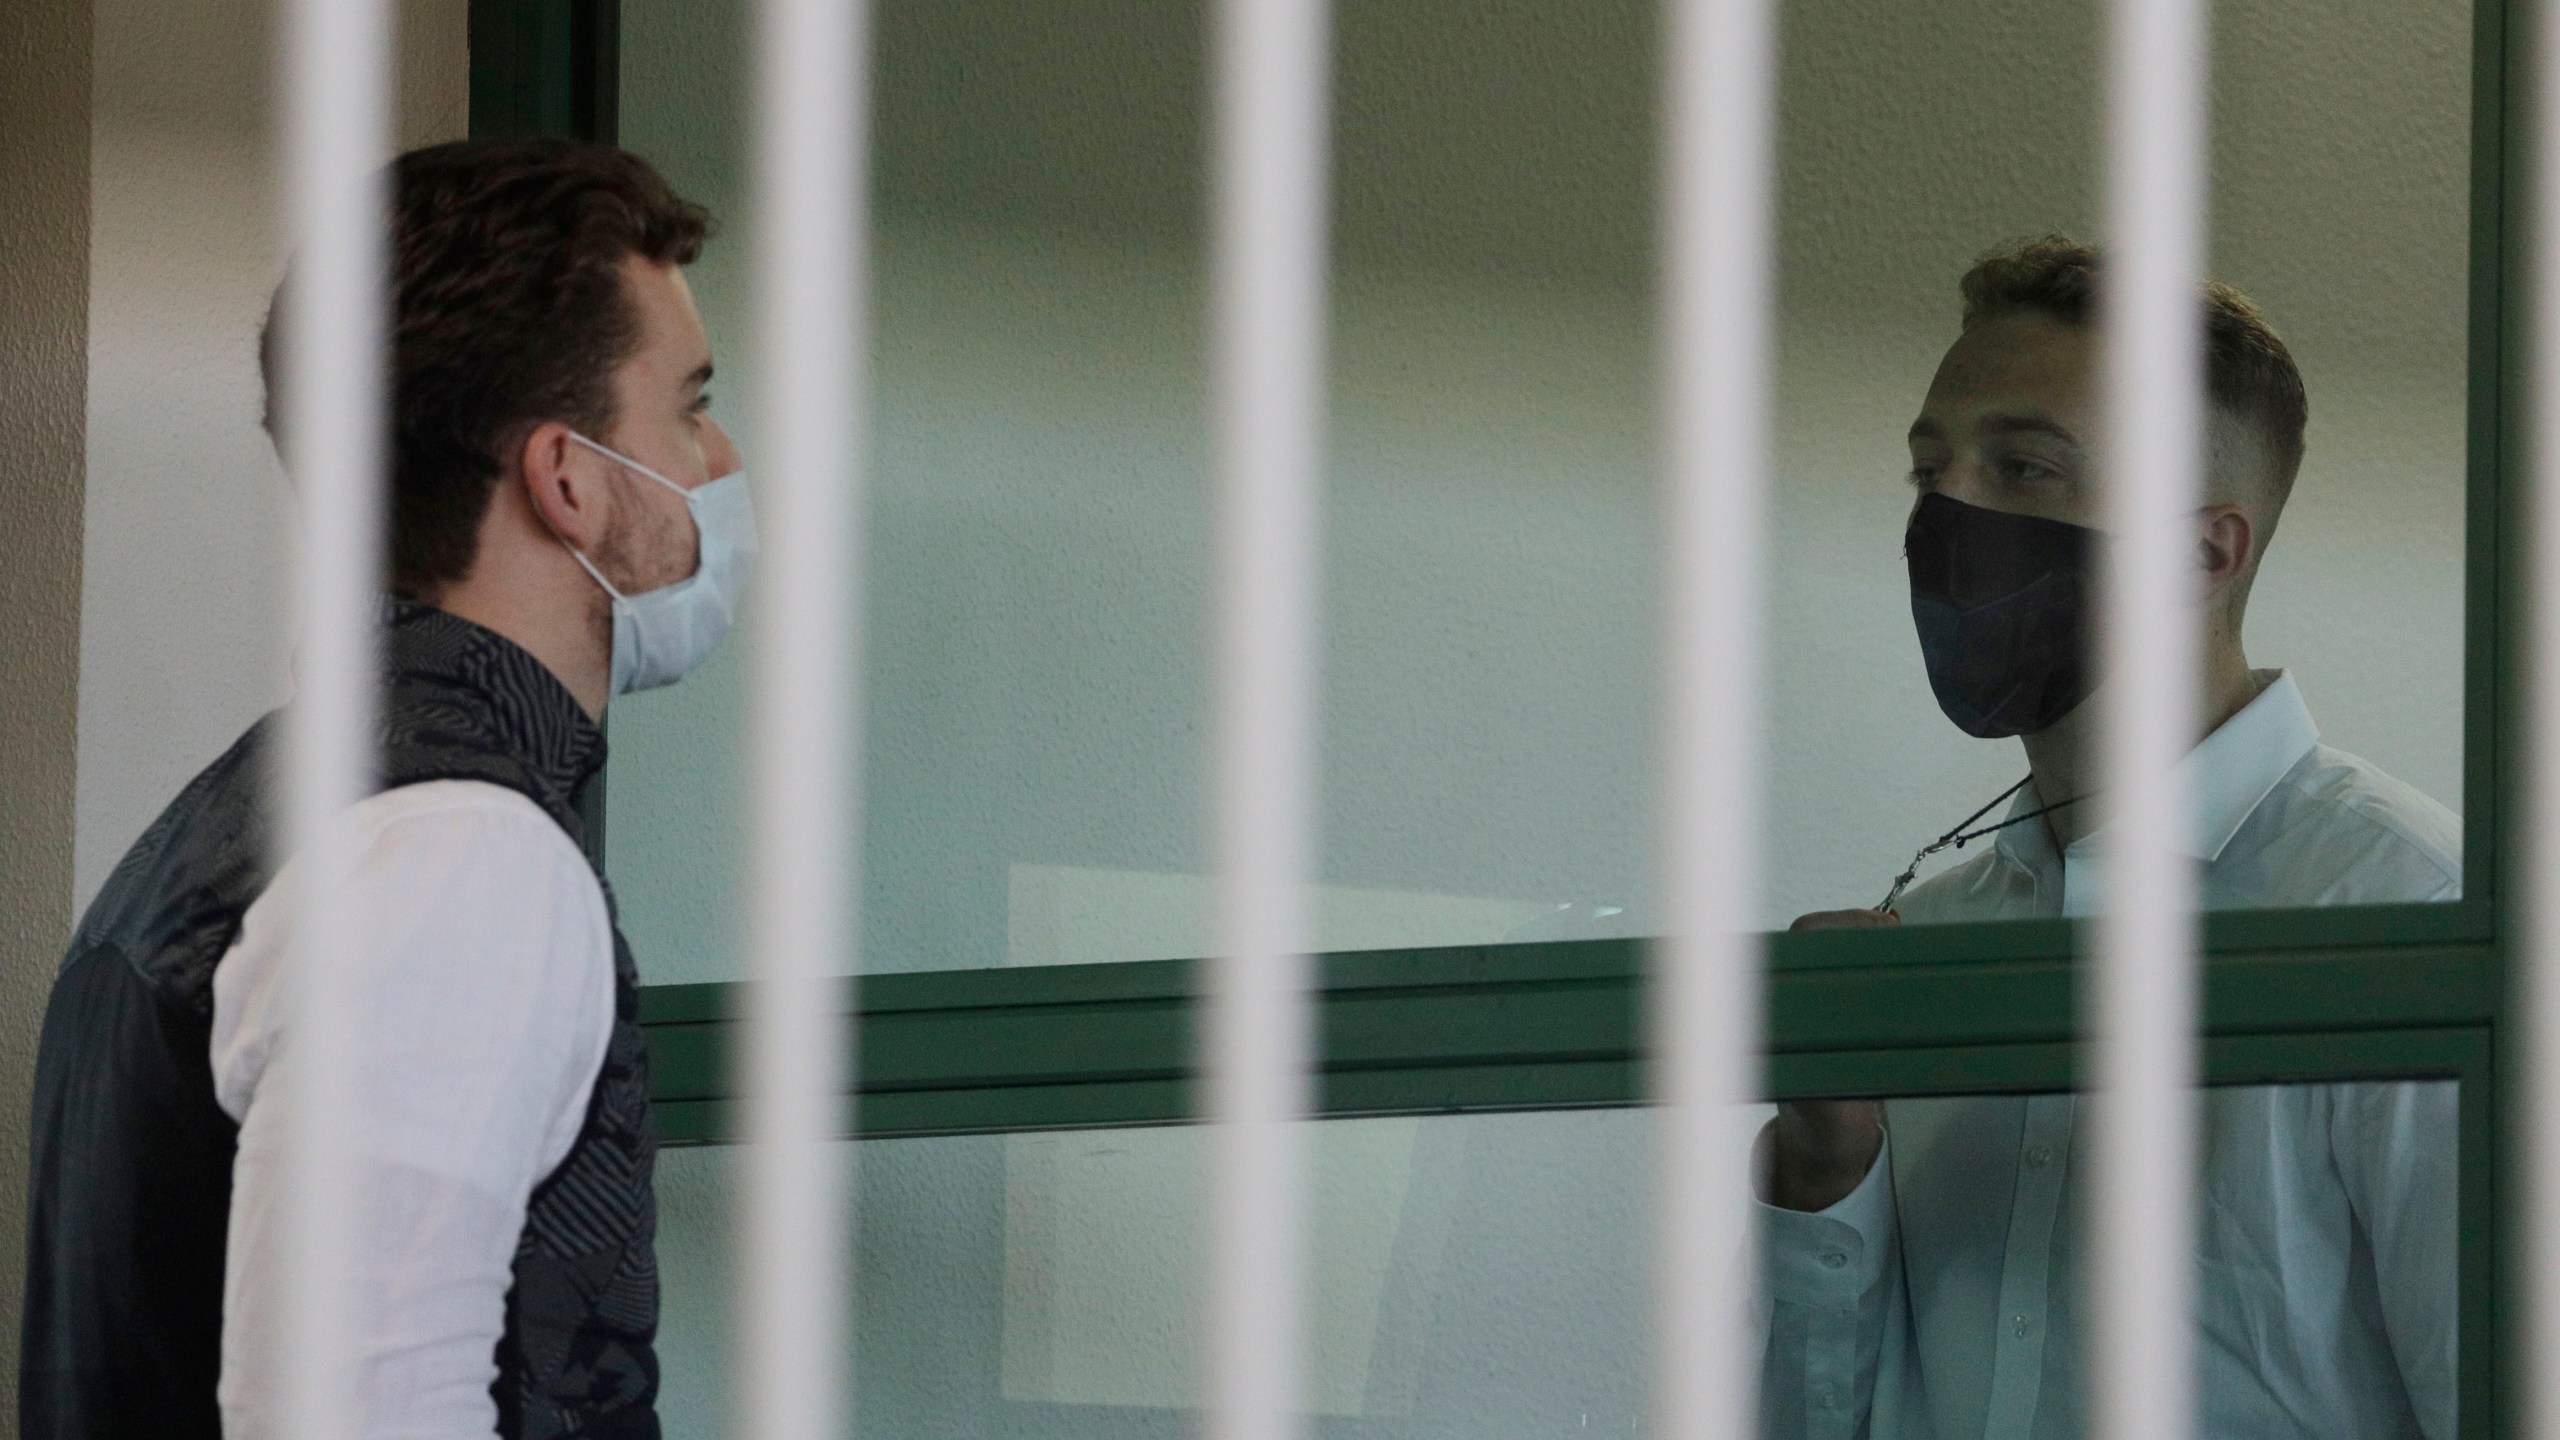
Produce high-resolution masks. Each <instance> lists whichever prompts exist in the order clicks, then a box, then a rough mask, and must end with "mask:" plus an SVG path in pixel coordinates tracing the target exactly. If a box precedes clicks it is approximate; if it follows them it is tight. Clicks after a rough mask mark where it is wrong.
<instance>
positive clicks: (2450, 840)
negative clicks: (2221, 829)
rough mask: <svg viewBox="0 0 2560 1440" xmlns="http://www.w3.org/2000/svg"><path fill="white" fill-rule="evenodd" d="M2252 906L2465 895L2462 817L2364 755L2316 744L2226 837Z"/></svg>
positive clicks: (2368, 902) (2371, 902)
mask: <svg viewBox="0 0 2560 1440" xmlns="http://www.w3.org/2000/svg"><path fill="white" fill-rule="evenodd" d="M2233 842H2234V845H2233V848H2234V850H2235V851H2236V852H2238V853H2240V854H2243V855H2246V856H2248V857H2249V863H2251V864H2252V865H2253V867H2255V868H2257V869H2258V870H2260V871H2261V877H2260V878H2261V881H2262V883H2264V884H2265V885H2266V886H2267V887H2268V890H2269V893H2268V894H2267V895H2266V896H2265V898H2264V899H2262V900H2259V901H2258V902H2256V903H2260V904H2271V905H2374V904H2389V903H2394V902H2404V901H2427V900H2449V899H2454V898H2458V897H2459V896H2460V894H2461V892H2462V820H2461V817H2459V816H2457V815H2455V814H2454V813H2453V812H2452V811H2451V810H2449V809H2447V808H2446V807H2445V806H2443V805H2442V804H2439V803H2438V802H2437V801H2436V800H2435V799H2434V798H2433V797H2432V796H2429V795H2428V794H2427V793H2426V792H2424V791H2422V790H2420V789H2418V788H2417V787H2416V786H2414V785H2410V784H2408V783H2407V782H2405V781H2402V780H2399V779H2397V778H2395V777H2394V776H2392V775H2390V774H2388V773H2386V772H2384V771H2383V770H2382V769H2381V768H2380V767H2378V766H2376V765H2374V764H2373V763H2372V762H2371V761H2369V760H2366V759H2364V758H2363V757H2361V756H2357V755H2352V754H2349V753H2348V752H2346V751H2344V750H2339V749H2336V748H2334V747H2332V746H2328V745H2315V746H2313V747H2312V748H2311V750H2310V752H2309V753H2308V754H2306V755H2304V756H2303V757H2302V759H2301V760H2300V761H2298V762H2296V763H2295V765H2294V767H2293V768H2292V769H2291V770H2289V771H2287V772H2286V773H2285V777H2284V779H2283V780H2281V781H2279V782H2278V783H2277V785H2276V787H2275V789H2273V790H2272V791H2270V792H2268V794H2267V797H2266V798H2265V799H2264V800H2262V801H2260V802H2259V805H2258V808H2257V809H2256V810H2255V811H2253V812H2251V814H2250V816H2249V818H2248V820H2247V821H2246V822H2245V823H2244V824H2243V825H2242V827H2241V829H2240V832H2239V833H2238V834H2237V835H2235V836H2234V837H2233Z"/></svg>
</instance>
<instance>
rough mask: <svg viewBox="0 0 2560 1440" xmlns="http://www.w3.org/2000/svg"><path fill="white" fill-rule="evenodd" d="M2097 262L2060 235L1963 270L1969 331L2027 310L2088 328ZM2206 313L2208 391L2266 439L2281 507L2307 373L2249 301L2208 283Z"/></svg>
mask: <svg viewBox="0 0 2560 1440" xmlns="http://www.w3.org/2000/svg"><path fill="white" fill-rule="evenodd" d="M2100 263H2101V257H2100V254H2099V251H2098V249H2097V247H2095V246H2093V245H2083V244H2081V243H2080V242H2078V241H2076V240H2071V239H2068V238H2066V237H2064V236H2060V235H2046V236H2043V237H2042V238H2040V239H2035V240H2028V241H2023V242H2020V243H2018V244H2014V245H2010V246H2007V247H2005V248H2003V249H1999V250H1994V251H1992V252H1991V253H1989V254H1987V255H1985V256H1983V257H1982V258H1981V259H1979V260H1977V261H1975V262H1974V265H1973V268H1972V269H1971V270H1968V271H1966V272H1965V276H1964V280H1963V282H1962V285H1961V287H1960V288H1961V289H1962V290H1963V292H1964V324H1965V328H1966V329H1968V330H1969V329H1971V328H1973V326H1974V324H1975V323H1976V322H1977V321H1980V320H1983V319H1985V318H1988V317H1990V316H1993V315H2002V314H2010V313H2014V312H2017V311H2021V310H2024V311H2032V312H2034V313H2037V314H2042V315H2050V316H2052V317H2053V318H2054V319H2056V320H2060V321H2062V322H2063V323H2064V324H2067V325H2073V326H2077V327H2080V328H2083V329H2086V328H2087V327H2088V326H2089V324H2090V322H2091V321H2092V319H2093V318H2094V316H2095V313H2096V311H2095V307H2096V305H2097V299H2098V296H2097V289H2098V270H2099V267H2100ZM2204 313H2205V389H2206V392H2207V393H2208V394H2209V395H2210V396H2211V397H2212V399H2213V403H2214V404H2216V405H2218V406H2220V407H2221V408H2222V409H2224V410H2227V411H2229V412H2230V413H2232V414H2234V415H2237V416H2239V417H2240V418H2241V419H2243V420H2245V421H2247V422H2249V423H2250V424H2251V425H2253V426H2255V427H2256V428H2257V430H2258V432H2259V433H2260V434H2261V435H2263V436H2265V437H2266V441H2267V448H2268V453H2269V456H2270V459H2271V461H2272V463H2273V467H2274V473H2273V475H2272V477H2271V478H2272V479H2273V480H2274V482H2275V493H2274V496H2273V498H2274V500H2275V501H2276V503H2278V504H2279V505H2281V504H2282V503H2283V502H2284V498H2285V496H2286V494H2287V493H2288V492H2290V491H2291V490H2292V489H2293V477H2294V474H2295V472H2296V471H2298V470H2300V469H2301V468H2302V443H2303V427H2304V425H2305V424H2306V423H2307V422H2308V421H2309V419H2310V412H2311V405H2310V399H2309V397H2308V396H2307V395H2305V394H2304V392H2303V389H2302V372H2301V371H2300V370H2299V369H2296V368H2295V367H2294V363H2293V353H2292V352H2291V351H2289V350H2287V349H2285V346H2284V341H2283V340H2282V339H2280V338H2278V336H2277V335H2276V332H2275V328H2274V327H2273V326H2271V325H2269V324H2268V323H2267V319H2266V317H2265V316H2264V315H2262V314H2260V313H2259V312H2258V307H2257V305H2256V304H2254V303H2252V302H2251V301H2250V299H2249V297H2248V296H2246V295H2243V294H2241V293H2240V292H2239V291H2237V290H2234V289H2232V288H2231V287H2230V286H2228V285H2225V284H2223V283H2222V282H2221V281H2219V280H2208V281H2206V282H2205V283H2204Z"/></svg>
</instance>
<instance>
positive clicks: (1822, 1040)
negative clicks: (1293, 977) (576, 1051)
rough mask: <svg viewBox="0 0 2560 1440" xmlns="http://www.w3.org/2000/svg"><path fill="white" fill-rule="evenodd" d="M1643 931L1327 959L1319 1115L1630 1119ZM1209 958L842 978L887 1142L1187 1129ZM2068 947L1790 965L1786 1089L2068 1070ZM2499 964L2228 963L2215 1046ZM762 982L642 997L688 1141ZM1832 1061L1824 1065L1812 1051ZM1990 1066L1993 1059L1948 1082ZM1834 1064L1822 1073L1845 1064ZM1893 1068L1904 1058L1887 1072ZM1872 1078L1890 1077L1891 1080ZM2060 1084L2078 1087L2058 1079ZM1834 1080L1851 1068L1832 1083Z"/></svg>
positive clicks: (2025, 1081) (2449, 948)
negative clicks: (1203, 972)
mask: <svg viewBox="0 0 2560 1440" xmlns="http://www.w3.org/2000/svg"><path fill="white" fill-rule="evenodd" d="M1642 959H1643V957H1642V948H1641V944H1640V942H1635V941H1625V940H1611V941H1583V942H1571V943H1558V944H1539V945H1513V946H1498V947H1462V948H1455V949H1446V950H1407V951H1374V952H1362V953H1356V954H1344V955H1332V956H1326V957H1324V959H1323V962H1322V969H1321V972H1320V973H1321V976H1322V979H1321V992H1320V998H1319V1006H1318V1010H1319V1025H1320V1033H1321V1037H1322V1039H1321V1045H1322V1051H1321V1059H1320V1072H1319V1100H1318V1103H1319V1107H1320V1111H1321V1113H1323V1114H1326V1115H1358V1114H1417V1113H1433V1112H1440V1111H1452V1110H1491V1109H1524V1108H1543V1107H1573V1106H1586V1105H1618V1104H1627V1103H1632V1102H1634V1101H1635V1100H1637V1099H1638V1098H1639V1097H1640V1094H1641V1084H1642V1081H1641V1075H1640V1071H1639V1063H1640V1060H1641V1051H1642V1046H1641V1030H1640V1020H1639V1017H1640V1014H1641V1000H1642V992H1643V985H1644V978H1643V970H1642ZM1197 977H1198V966H1197V964H1196V962H1191V961H1149V962H1143V963H1135V964H1126V965H1074V966H1054V967H1040V968H1030V969H1020V970H980V971H944V972H937V973H931V974H918V975H882V976H874V977H871V978H869V979H866V980H864V981H862V982H860V984H859V985H858V986H856V985H853V984H851V983H848V985H847V986H846V988H845V992H844V994H845V1000H844V1004H845V1007H846V1012H845V1013H846V1020H847V1023H848V1025H849V1026H850V1025H851V1024H852V1022H853V1020H854V1015H853V1006H854V1005H855V1004H857V1003H858V1004H859V1006H860V1028H859V1033H858V1036H857V1035H856V1034H854V1033H852V1032H851V1031H850V1030H849V1032H848V1035H847V1040H848V1042H849V1043H851V1042H853V1041H855V1040H856V1039H858V1041H859V1044H858V1045H856V1046H855V1047H854V1048H855V1051H856V1054H857V1056H858V1060H859V1066H860V1085H859V1100H858V1103H857V1106H856V1121H855V1123H856V1127H857V1131H858V1133H860V1134H863V1135H867V1136H882V1137H885V1136H891V1135H922V1134H949V1133H957V1132H965V1131H976V1130H1036V1129H1050V1128H1058V1127H1067V1126H1113V1125H1146V1124H1166V1123H1173V1122H1178V1121H1182V1120H1186V1119H1189V1118H1192V1116H1193V1113H1194V1112H1193V1109H1192V1104H1193V1102H1192V1094H1191V1077H1192V1073H1193V1070H1194V1068H1195V1063H1196V1057H1197V1052H1196V1047H1195V1044H1194V1040H1193V1031H1192V1016H1193V1013H1194V1008H1195V1006H1196V1005H1197V1003H1198V997H1197ZM2073 977H2074V965H2073V962H2071V961H2070V960H2067V959H2063V960H2053V959H2023V960H1997V959H1994V960H1983V959H1977V958H1969V957H1968V958H1963V959H1945V960H1938V961H1932V962H1926V963H1914V962H1912V961H1910V960H1908V959H1907V958H1906V959H1902V960H1899V961H1897V962H1895V963H1890V964H1883V965H1872V966H1849V965H1845V964H1824V965H1806V966H1784V965H1781V966H1777V967H1774V968H1773V970H1772V973H1771V976H1770V981H1769V1021H1770V1026H1769V1048H1770V1052H1771V1056H1772V1068H1771V1083H1772V1087H1773V1093H1781V1094H1796V1093H1821V1092H1824V1091H1829V1092H1832V1093H1854V1092H1859V1091H1868V1092H1872V1091H1873V1090H1875V1089H1879V1088H1896V1089H1904V1090H1908V1089H1911V1088H1914V1081H1915V1079H1917V1078H1918V1076H1917V1073H1916V1072H1908V1071H1895V1072H1893V1073H1895V1074H1900V1075H1903V1076H1904V1078H1903V1079H1901V1080H1892V1079H1890V1078H1879V1079H1877V1080H1875V1081H1873V1082H1870V1081H1868V1080H1866V1079H1863V1078H1859V1077H1861V1076H1863V1075H1865V1074H1866V1073H1867V1072H1866V1071H1864V1070H1862V1069H1860V1068H1859V1067H1858V1065H1857V1064H1855V1063H1853V1062H1852V1061H1850V1060H1848V1059H1846V1058H1843V1057H1847V1056H1852V1055H1857V1054H1868V1055H1872V1056H1876V1057H1880V1058H1879V1059H1878V1061H1877V1063H1878V1064H1883V1063H1884V1062H1883V1060H1882V1058H1881V1057H1890V1056H1899V1057H1902V1058H1901V1059H1899V1060H1895V1061H1894V1062H1893V1063H1894V1064H1897V1065H1909V1064H1913V1063H1918V1062H1919V1059H1920V1055H1919V1052H1925V1051H1943V1052H1949V1053H1950V1054H1955V1053H1956V1052H1978V1054H1974V1055H1973V1057H1972V1058H1970V1059H1945V1060H1941V1061H1938V1062H1934V1063H1936V1064H1937V1065H1938V1067H1939V1068H1938V1070H1937V1071H1934V1072H1930V1073H1931V1074H1935V1075H1937V1076H1939V1077H1940V1078H1939V1079H1931V1080H1926V1081H1925V1082H1924V1083H1920V1085H1919V1088H1936V1089H1955V1090H1980V1089H2031V1088H2037V1087H2039V1086H2051V1085H2054V1084H2059V1083H2066V1082H2067V1070H2066V1071H2062V1072H2057V1071H2055V1070H2053V1069H2052V1068H2051V1065H2050V1064H2049V1063H2047V1062H2045V1061H2031V1057H2034V1056H2038V1055H2044V1056H2048V1057H2049V1056H2052V1055H2061V1056H2068V1054H2069V1053H2070V1052H2071V1047H2072V1044H2073V1040H2074V1036H2075V1035H2076V1033H2077V1022H2078V1020H2079V1014H2078V1009H2077V1002H2076V996H2075V990H2074V984H2073ZM2499 984H2500V975H2499V969H2498V965H2497V960H2496V955H2495V952H2494V951H2493V950H2491V949H2490V948H2489V947H2486V946H2480V945H2462V944H2446V945H2391V946H2368V947H2363V948H2359V949H2352V950H2328V951H2315V950H2283V951H2268V952H2251V953H2244V954H2238V955H2222V956H2217V957H2215V958H2213V959H2212V960H2211V961H2210V962H2209V963H2208V966H2207V970H2206V987H2205V1003H2206V1016H2207V1024H2208V1027H2209V1032H2210V1033H2211V1034H2213V1035H2215V1036H2217V1037H2224V1036H2240V1035H2248V1036H2255V1037H2260V1038H2264V1037H2268V1036H2276V1035H2284V1034H2304V1035H2313V1034H2316V1035H2325V1036H2334V1035H2336V1034H2338V1033H2340V1032H2353V1031H2362V1030H2406V1029H2411V1028H2416V1027H2446V1026H2467V1025H2485V1024H2488V1023H2491V1022H2492V1021H2493V1020H2494V1018H2495V1016H2496V1013H2497V1009H2498V1001H2499ZM743 991H744V987H743V986H742V985H686V986H668V987H660V988H654V989H651V990H649V991H646V992H644V994H643V997H642V1010H641V1020H642V1026H643V1028H644V1030H645V1031H646V1033H647V1034H648V1037H649V1044H650V1049H651V1058H652V1066H653V1075H654V1081H653V1087H654V1093H655V1097H656V1099H657V1101H658V1104H659V1107H660V1116H661V1121H662V1128H663V1130H664V1132H665V1134H666V1136H667V1138H668V1139H669V1141H670V1142H671V1143H680V1144H681V1143H705V1142H712V1141H717V1140H720V1139H722V1138H725V1137H726V1135H727V1134H728V1130H727V1127H726V1122H725V1116H726V1113H727V1105H726V1103H725V1102H726V1101H727V1099H728V1098H729V1097H730V1095H731V1094H732V1093H733V1092H732V1087H731V1083H730V1076H731V1074H732V1059H733V1057H732V1053H731V1051H732V1045H733V1043H734V1040H735V1037H736V1036H737V1034H738V1026H739V1024H740V1021H739V1020H738V1018H737V1017H738V1016H739V1015H740V1014H741V1013H742V1010H741V1006H742V999H743ZM1813 1057H1824V1058H1819V1059H1816V1058H1813ZM1949 1065H1958V1066H1961V1065H1974V1066H1977V1067H1978V1072H1977V1071H1961V1072H1960V1071H1958V1070H1949V1069H1947V1068H1946V1067H1947V1066H1949ZM1826 1067H1827V1068H1826ZM1887 1068H1888V1069H1889V1068H1890V1067H1887ZM1877 1074H1878V1075H1879V1076H1880V1077H1882V1076H1883V1075H1884V1072H1882V1071H1879V1072H1877ZM2058 1076H2059V1077H2060V1078H2057V1077H2058ZM1825 1077H1831V1078H1825Z"/></svg>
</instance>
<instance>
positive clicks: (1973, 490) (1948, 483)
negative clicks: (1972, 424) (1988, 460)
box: [1929, 455, 1982, 505]
mask: <svg viewBox="0 0 2560 1440" xmlns="http://www.w3.org/2000/svg"><path fill="white" fill-rule="evenodd" d="M1929 488H1930V492H1931V493H1932V494H1937V495H1944V496H1946V497H1947V498H1948V499H1950V500H1954V501H1959V502H1961V503H1963V504H1966V505H1980V504H1981V503H1982V460H1981V457H1979V456H1974V455H1958V456H1956V457H1955V458H1954V459H1953V460H1950V461H1948V462H1947V467H1946V468H1945V469H1943V470H1941V471H1939V472H1938V483H1937V484H1935V485H1933V486H1931V487H1929Z"/></svg>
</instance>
